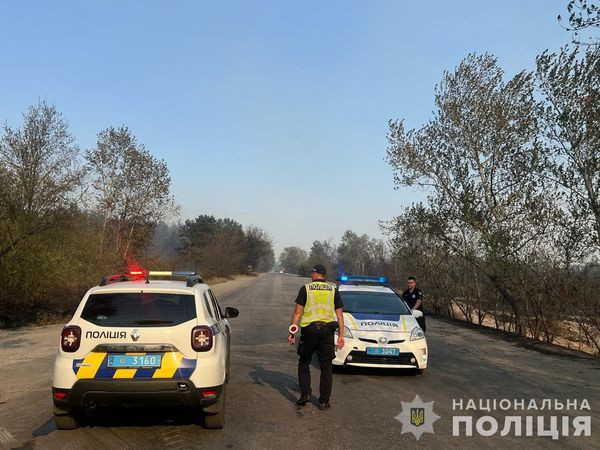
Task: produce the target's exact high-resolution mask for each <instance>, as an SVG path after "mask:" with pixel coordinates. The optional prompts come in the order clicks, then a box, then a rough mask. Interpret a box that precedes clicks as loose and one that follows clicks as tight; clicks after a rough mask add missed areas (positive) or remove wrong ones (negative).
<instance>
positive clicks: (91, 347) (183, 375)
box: [52, 270, 238, 429]
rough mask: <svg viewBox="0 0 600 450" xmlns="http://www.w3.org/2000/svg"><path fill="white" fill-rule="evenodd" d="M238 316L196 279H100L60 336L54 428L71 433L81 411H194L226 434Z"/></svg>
mask: <svg viewBox="0 0 600 450" xmlns="http://www.w3.org/2000/svg"><path fill="white" fill-rule="evenodd" d="M156 277H158V278H161V279H155V278H156ZM164 278H168V279H167V280H165V279H164ZM177 278H183V279H184V281H177ZM237 315H238V310H237V309H235V308H225V312H224V313H223V312H222V311H221V308H220V306H219V304H218V302H217V299H216V297H215V296H214V294H213V293H212V291H211V290H210V288H209V287H208V286H207V285H206V284H204V283H203V281H202V279H201V278H200V277H199V276H198V275H196V274H195V273H193V272H153V271H150V272H147V271H137V270H136V271H131V272H128V273H127V274H125V275H113V276H109V277H105V278H104V279H103V280H102V281H101V282H100V285H99V286H96V287H93V288H91V289H90V290H89V291H88V292H87V293H86V294H85V296H84V297H83V299H82V300H81V303H80V304H79V307H78V308H77V310H76V311H75V314H74V316H73V318H72V319H71V321H70V322H69V323H68V324H67V325H66V326H65V327H64V329H63V330H62V333H61V339H60V346H59V351H58V355H57V357H56V361H55V364H54V376H53V381H52V397H53V402H54V415H55V421H56V426H57V428H58V429H72V428H76V427H77V426H78V424H79V420H80V419H81V417H82V413H83V412H84V411H85V410H86V409H94V408H97V407H103V406H121V405H132V406H134V405H144V406H146V405H159V406H161V405H164V406H169V405H181V406H186V407H191V408H192V409H193V410H194V411H196V412H197V413H198V414H202V416H203V417H204V423H205V425H206V426H207V427H208V428H221V427H223V424H224V419H225V417H224V402H225V385H226V382H227V380H228V377H229V346H230V337H231V332H230V324H229V321H228V320H227V319H228V318H233V317H236V316H237Z"/></svg>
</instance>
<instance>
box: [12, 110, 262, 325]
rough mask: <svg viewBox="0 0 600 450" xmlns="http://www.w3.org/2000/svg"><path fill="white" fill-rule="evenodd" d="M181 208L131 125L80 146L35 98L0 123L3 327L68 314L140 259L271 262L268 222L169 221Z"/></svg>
mask: <svg viewBox="0 0 600 450" xmlns="http://www.w3.org/2000/svg"><path fill="white" fill-rule="evenodd" d="M178 212H179V206H178V205H177V204H176V202H175V199H174V197H173V194H172V192H171V175H170V172H169V169H168V167H167V164H166V162H165V161H163V160H161V159H158V158H156V157H155V156H153V155H152V154H151V153H150V151H149V150H147V149H146V148H145V146H144V145H143V144H141V143H140V142H138V140H137V139H136V137H135V136H134V135H133V133H132V132H131V130H129V129H128V128H127V127H125V126H121V127H109V128H107V129H104V130H102V131H100V132H99V133H98V135H97V142H96V145H95V146H94V147H93V148H91V149H87V150H84V151H82V150H81V149H80V148H79V146H78V145H77V143H76V140H75V137H74V136H73V135H72V134H71V132H70V131H69V127H68V123H67V121H66V120H65V119H64V117H63V116H62V114H61V113H60V112H59V111H57V110H56V108H55V107H54V106H52V105H49V104H48V103H46V102H45V101H39V102H37V103H36V104H34V105H32V106H31V107H30V108H29V109H28V110H27V111H26V112H25V113H24V114H23V121H22V124H21V125H20V126H19V127H13V126H10V125H8V124H4V126H3V127H2V130H1V132H0V327H2V326H12V325H18V324H21V323H24V322H39V321H44V320H53V319H54V318H55V316H57V317H62V316H63V315H65V314H68V313H69V312H71V311H72V310H73V308H74V307H75V306H76V305H77V303H78V302H79V300H80V299H81V296H82V294H83V293H84V292H85V291H86V290H87V289H88V288H89V287H90V286H92V285H94V284H96V283H97V282H98V281H99V280H100V278H101V277H102V276H104V275H107V274H110V273H119V272H122V271H125V270H126V269H127V268H129V267H132V266H134V265H136V266H145V265H146V264H147V265H149V266H152V267H159V268H161V269H169V268H172V269H190V268H191V269H195V270H198V271H199V272H200V273H202V275H203V276H206V277H217V276H218V277H227V276H231V275H234V274H239V273H247V272H250V271H260V270H267V269H268V268H270V266H272V265H273V259H274V258H273V251H272V245H271V240H270V238H269V236H268V235H267V233H266V232H265V231H264V230H262V229H260V228H257V227H247V228H243V227H242V225H240V224H239V223H237V222H235V221H234V220H232V219H215V218H214V217H212V216H200V217H198V218H197V219H195V220H194V221H186V222H185V223H183V224H173V225H168V224H166V223H165V222H166V221H167V220H171V219H173V218H175V217H177V215H178ZM225 255H226V257H225Z"/></svg>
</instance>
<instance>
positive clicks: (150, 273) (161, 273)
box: [100, 269, 203, 287]
mask: <svg viewBox="0 0 600 450" xmlns="http://www.w3.org/2000/svg"><path fill="white" fill-rule="evenodd" d="M149 277H173V278H175V277H181V278H187V280H186V282H187V285H188V286H189V287H191V286H194V285H195V284H198V283H203V281H202V278H201V277H200V275H198V274H197V273H196V272H192V271H170V270H168V271H166V270H144V269H133V270H128V271H127V272H125V273H124V274H119V275H109V276H106V277H104V278H102V280H101V281H100V286H106V285H107V284H112V283H118V282H121V281H137V280H141V279H144V278H146V282H148V279H149Z"/></svg>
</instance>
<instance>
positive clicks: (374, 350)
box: [367, 347, 400, 356]
mask: <svg viewBox="0 0 600 450" xmlns="http://www.w3.org/2000/svg"><path fill="white" fill-rule="evenodd" d="M367 355H379V356H398V355H400V349H399V348H388V347H367Z"/></svg>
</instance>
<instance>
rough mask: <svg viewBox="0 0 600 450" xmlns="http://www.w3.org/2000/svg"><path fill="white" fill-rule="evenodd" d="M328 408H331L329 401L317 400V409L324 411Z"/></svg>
mask: <svg viewBox="0 0 600 450" xmlns="http://www.w3.org/2000/svg"><path fill="white" fill-rule="evenodd" d="M329 408H331V403H329V402H324V401H322V400H319V409H320V410H321V411H324V410H326V409H329Z"/></svg>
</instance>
